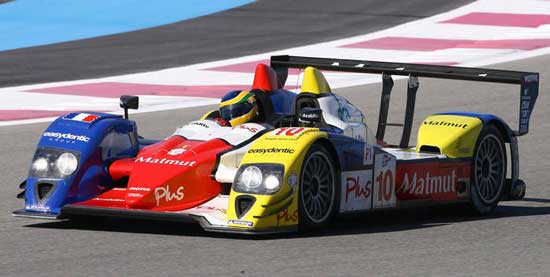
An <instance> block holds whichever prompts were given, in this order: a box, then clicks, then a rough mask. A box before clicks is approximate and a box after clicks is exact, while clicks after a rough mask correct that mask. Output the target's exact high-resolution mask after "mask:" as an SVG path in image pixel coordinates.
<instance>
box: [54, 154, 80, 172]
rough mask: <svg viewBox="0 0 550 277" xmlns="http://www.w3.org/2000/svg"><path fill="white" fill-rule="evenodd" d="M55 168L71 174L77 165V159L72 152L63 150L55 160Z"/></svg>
mask: <svg viewBox="0 0 550 277" xmlns="http://www.w3.org/2000/svg"><path fill="white" fill-rule="evenodd" d="M55 166H56V167H57V170H59V172H60V173H61V174H63V175H71V174H73V172H75V170H76V168H77V167H78V159H77V158H76V156H75V155H74V154H73V153H69V152H65V153H63V154H61V156H59V158H57V161H55Z"/></svg>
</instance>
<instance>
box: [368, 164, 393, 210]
mask: <svg viewBox="0 0 550 277" xmlns="http://www.w3.org/2000/svg"><path fill="white" fill-rule="evenodd" d="M373 185H374V186H373V208H391V207H395V206H396V203H397V200H396V196H395V158H394V157H393V156H392V155H390V154H387V153H382V154H376V155H375V157H374V184H373Z"/></svg>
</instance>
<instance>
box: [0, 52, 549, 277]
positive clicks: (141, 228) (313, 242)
mask: <svg viewBox="0 0 550 277" xmlns="http://www.w3.org/2000/svg"><path fill="white" fill-rule="evenodd" d="M549 63H550V56H543V57H537V58H532V59H527V60H522V61H517V62H512V63H507V64H500V65H495V66H494V67H498V68H502V69H515V70H529V71H538V72H541V90H540V91H541V93H540V96H539V99H538V103H537V105H536V107H535V111H534V113H533V116H532V121H531V132H530V134H528V135H527V136H525V137H521V138H520V140H519V142H520V157H521V176H522V178H523V179H524V180H525V181H526V182H527V186H528V188H527V196H526V199H525V201H517V202H502V203H501V204H500V206H499V207H498V208H497V210H496V213H495V214H494V215H492V216H489V217H481V218H479V217H474V216H471V215H469V214H468V213H465V212H463V211H461V210H459V209H457V208H445V209H443V208H436V209H415V210H408V211H401V212H396V213H388V214H372V215H365V216H360V217H352V218H345V219H340V220H338V221H336V222H335V223H334V224H333V225H332V226H330V227H328V228H327V229H326V230H323V231H321V232H316V233H310V234H305V235H280V236H269V237H259V238H254V237H253V238H250V237H245V236H234V235H218V234H213V233H206V232H203V231H202V230H201V229H200V228H199V227H198V226H197V225H192V224H176V223H158V222H146V221H137V222H136V221H130V220H107V221H100V222H97V223H90V222H88V223H86V222H82V223H78V222H50V221H41V220H30V219H19V218H12V217H11V216H10V215H9V212H10V211H11V210H13V209H16V208H19V207H21V205H22V203H21V202H20V201H19V200H17V199H15V198H14V195H15V194H16V193H17V192H18V188H17V184H18V183H19V182H20V181H21V179H22V178H23V176H25V175H26V172H27V168H28V166H29V161H30V159H31V158H32V155H33V152H34V147H35V144H36V142H37V140H38V138H39V136H40V133H41V132H42V131H43V129H44V128H45V127H46V126H47V123H43V124H33V125H21V126H9V127H3V128H0V139H1V141H2V145H1V147H0V157H2V160H3V165H4V166H3V167H2V169H0V174H1V175H0V176H2V177H3V179H4V181H3V182H2V183H3V185H2V186H0V197H1V201H0V210H2V211H3V212H2V213H1V214H0V223H1V224H0V234H2V236H1V237H0V246H1V249H2V250H1V251H0V275H3V276H4V275H5V276H29V275H47V276H59V275H69V274H70V275H106V274H107V275H114V276H128V275H163V276H164V275H165V276H174V275H185V276H195V275H197V276H204V275H213V276H218V275H224V276H225V275H231V276H247V275H267V276H272V275H278V276H295V275H306V276H334V275H344V276H347V275H356V276H375V275H402V276H426V275H436V276H439V275H444V276H449V275H450V276H462V275H468V276H470V275H476V276H517V275H522V276H548V275H550V263H549V262H548V257H550V184H549V181H548V180H549V177H550V175H549V173H548V168H550V161H549V160H548V159H547V157H548V156H550V147H548V146H547V138H548V136H549V135H550V122H548V120H545V119H548V118H550V110H548V109H547V108H546V107H548V106H549V105H550V98H548V97H547V96H546V92H548V91H549V89H550V83H547V82H545V81H546V80H548V78H550V70H549V69H548V67H547V66H546V65H547V64H549ZM404 91H405V82H404V81H397V82H396V86H395V88H394V94H393V95H392V100H393V105H392V107H391V115H390V120H393V121H397V120H399V119H402V117H403V106H404V99H403V95H404ZM337 92H338V93H340V94H342V95H344V96H346V97H348V99H350V100H351V101H352V102H353V103H355V104H356V105H358V106H359V107H361V108H362V109H363V110H364V111H365V112H366V113H367V116H368V119H369V122H370V124H371V126H372V125H373V124H374V122H375V120H376V119H377V113H378V102H379V96H380V84H373V85H367V86H361V87H355V88H348V89H341V90H338V91H337ZM518 92H519V91H518V88H517V87H515V86H510V85H494V84H481V83H472V82H459V81H442V80H432V79H421V80H420V90H419V93H418V102H417V109H416V110H417V113H416V116H415V126H418V124H419V122H420V120H422V119H423V118H424V117H425V116H427V115H428V114H430V113H432V112H438V111H444V110H468V111H483V112H493V113H496V114H497V115H500V116H502V117H503V118H504V119H506V120H507V121H509V122H511V124H512V126H516V125H515V124H516V123H517V106H518ZM367 94H368V95H369V96H368V97H366V96H365V95H367ZM210 108H212V107H200V108H192V109H185V110H174V111H166V112H157V113H146V114H137V115H134V116H132V118H133V119H135V120H137V122H138V124H139V126H140V133H141V134H142V135H144V136H146V137H156V138H163V137H166V136H168V135H170V134H171V132H172V131H173V130H174V128H175V127H176V126H179V125H182V124H184V123H185V122H188V121H189V120H192V119H195V118H196V117H197V114H201V113H203V112H205V111H207V110H209V109H210ZM159 122H162V124H159ZM415 129H416V128H415ZM390 135H392V132H390ZM412 137H413V138H414V137H415V134H413V136H412Z"/></svg>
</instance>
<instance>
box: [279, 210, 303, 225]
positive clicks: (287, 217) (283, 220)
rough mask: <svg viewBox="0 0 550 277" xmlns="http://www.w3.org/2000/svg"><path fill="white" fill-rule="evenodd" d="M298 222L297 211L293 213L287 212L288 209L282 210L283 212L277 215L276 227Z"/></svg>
mask: <svg viewBox="0 0 550 277" xmlns="http://www.w3.org/2000/svg"><path fill="white" fill-rule="evenodd" d="M297 222H298V210H295V211H293V212H289V211H288V209H284V210H283V211H281V212H279V213H278V214H277V225H281V224H285V225H286V224H289V223H290V224H292V223H297Z"/></svg>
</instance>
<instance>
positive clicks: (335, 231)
mask: <svg viewBox="0 0 550 277" xmlns="http://www.w3.org/2000/svg"><path fill="white" fill-rule="evenodd" d="M524 201H525V202H534V203H550V199H543V198H525V199H524ZM507 203H510V202H502V203H501V204H500V205H499V206H498V208H497V209H496V211H495V212H494V213H493V214H491V215H489V216H476V215H473V214H472V212H471V211H468V210H466V209H464V207H463V206H454V205H451V206H440V207H431V208H413V209H403V210H393V211H382V212H374V213H369V214H363V215H353V216H343V217H340V218H337V219H336V220H334V221H333V222H332V223H331V224H330V225H329V226H326V227H325V228H323V229H321V230H316V231H309V232H307V233H285V234H272V235H243V234H226V233H211V232H206V231H204V230H203V229H202V228H201V227H200V226H199V225H198V224H192V223H179V222H159V221H150V220H133V219H119V218H99V217H85V218H81V219H78V220H64V221H53V222H45V223H37V224H30V225H26V226H25V227H32V228H47V229H77V230H90V231H106V232H123V233H139V234H152V235H165V236H166V235H168V236H200V237H211V238H231V239H244V240H258V239H259V240H264V239H293V238H304V237H322V236H342V235H355V234H369V233H387V232H400V231H406V230H412V229H422V228H432V227H437V226H443V225H449V224H454V223H460V222H468V221H477V220H491V219H498V218H507V217H522V216H536V215H549V214H550V206H518V205H507ZM539 205H540V204H539Z"/></svg>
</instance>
